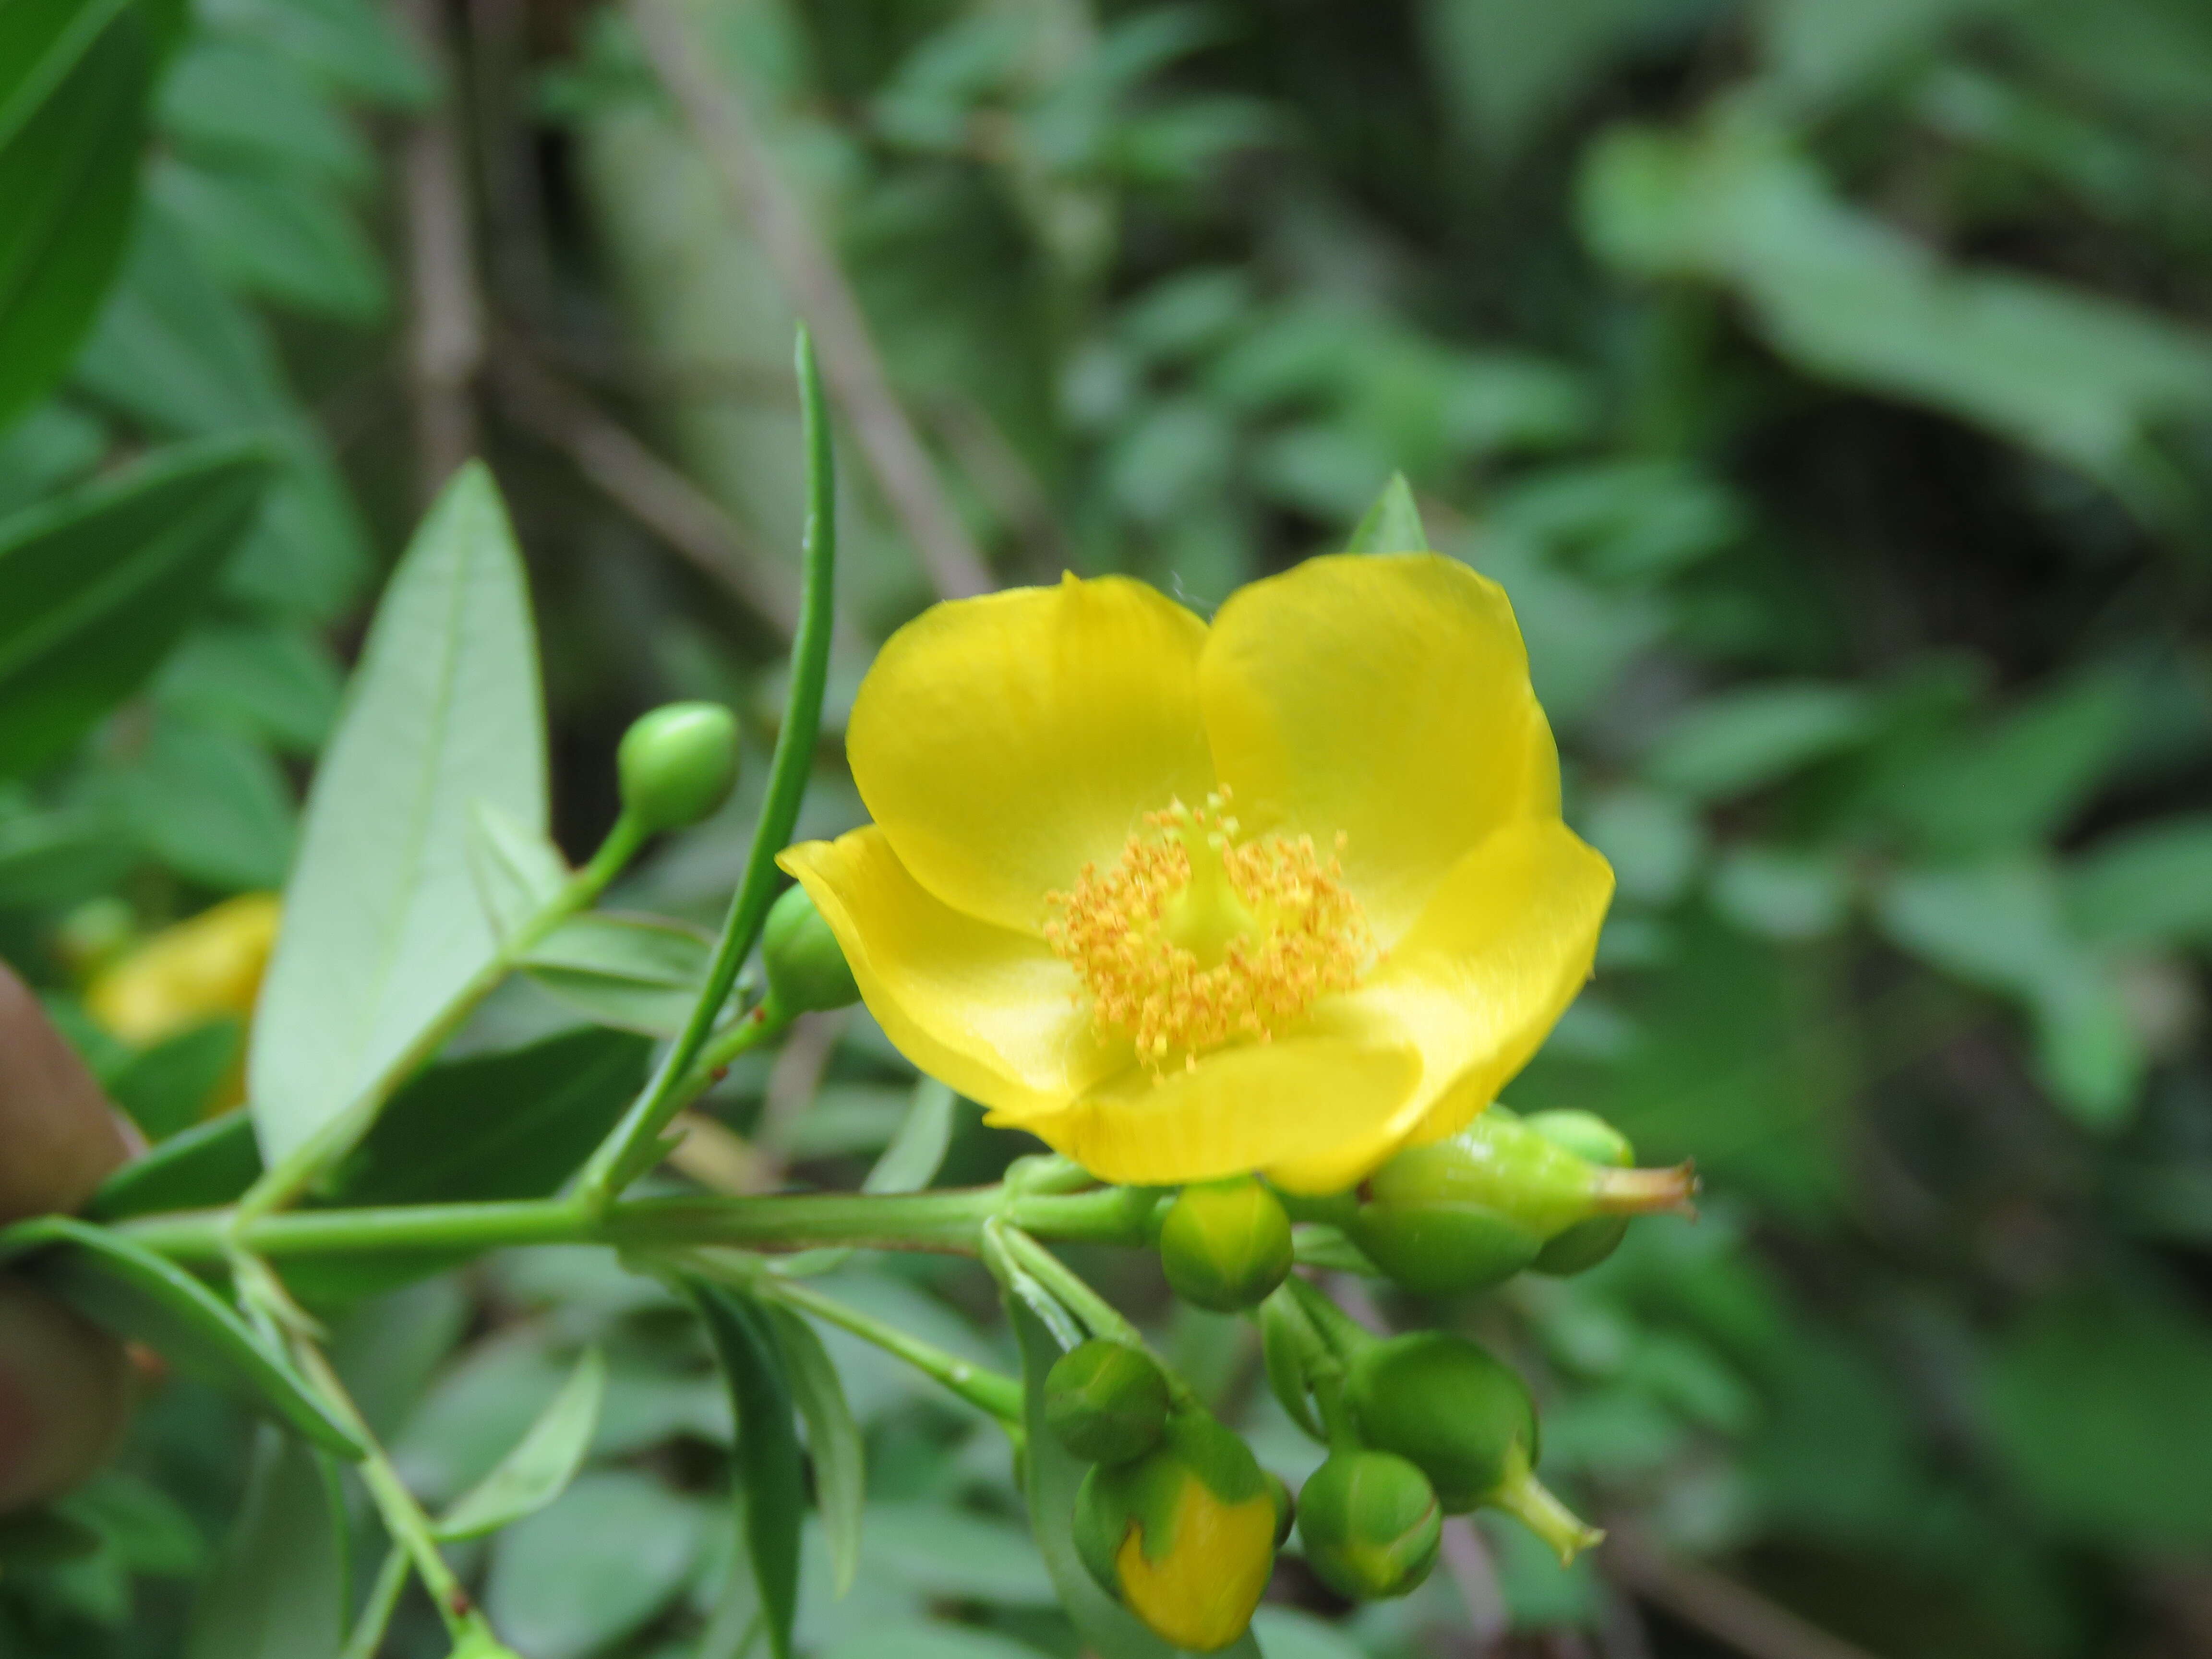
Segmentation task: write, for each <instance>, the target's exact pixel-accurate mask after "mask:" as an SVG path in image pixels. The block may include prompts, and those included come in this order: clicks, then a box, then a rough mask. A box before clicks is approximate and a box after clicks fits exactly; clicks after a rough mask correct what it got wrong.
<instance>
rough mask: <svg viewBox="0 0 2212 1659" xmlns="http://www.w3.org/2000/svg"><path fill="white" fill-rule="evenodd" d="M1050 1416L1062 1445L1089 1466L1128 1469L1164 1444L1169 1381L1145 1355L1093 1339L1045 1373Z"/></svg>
mask: <svg viewBox="0 0 2212 1659" xmlns="http://www.w3.org/2000/svg"><path fill="white" fill-rule="evenodd" d="M1044 1415H1045V1421H1046V1422H1047V1423H1048V1424H1049V1425H1051V1426H1052V1431H1053V1433H1054V1435H1055V1436H1056V1437H1058V1438H1059V1440H1060V1443H1061V1444H1062V1445H1064V1446H1066V1448H1067V1449H1068V1450H1069V1451H1070V1452H1072V1453H1073V1454H1074V1455H1076V1456H1078V1457H1079V1458H1081V1459H1083V1461H1084V1462H1086V1463H1126V1462H1129V1461H1130V1460H1131V1459H1132V1458H1137V1457H1142V1456H1143V1455H1145V1454H1146V1452H1148V1451H1150V1450H1152V1448H1153V1447H1155V1446H1157V1445H1158V1444H1159V1443H1160V1436H1161V1434H1162V1433H1163V1432H1164V1431H1165V1429H1166V1427H1167V1421H1168V1382H1167V1378H1166V1377H1165V1376H1164V1375H1162V1374H1161V1371H1160V1368H1159V1366H1158V1364H1156V1363H1154V1361H1153V1359H1152V1356H1151V1355H1150V1354H1148V1353H1146V1352H1144V1351H1143V1350H1142V1349H1139V1348H1133V1347H1132V1346H1129V1345H1128V1344H1127V1343H1126V1342H1115V1341H1110V1340H1108V1339H1106V1338H1104V1337H1093V1338H1091V1340H1090V1341H1088V1342H1085V1343H1083V1344H1081V1345H1080V1346H1077V1347H1074V1348H1071V1349H1070V1350H1069V1351H1068V1352H1066V1353H1064V1354H1062V1355H1060V1358H1058V1359H1057V1360H1055V1361H1054V1362H1053V1367H1052V1369H1051V1370H1049V1371H1048V1372H1046V1373H1045V1379H1044Z"/></svg>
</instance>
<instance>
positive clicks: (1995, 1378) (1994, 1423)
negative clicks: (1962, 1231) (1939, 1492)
mask: <svg viewBox="0 0 2212 1659" xmlns="http://www.w3.org/2000/svg"><path fill="white" fill-rule="evenodd" d="M1981 1398H1982V1406H1983V1410H1984V1413H1985V1415H1986V1419H1987V1421H1988V1425H1989V1428H1990V1437H1991V1439H1992V1440H1993V1442H1994V1443H1995V1447H1996V1451H1997V1453H1998V1455H1999V1458H2000V1460H2001V1462H2002V1465H2003V1466H2004V1467H2005V1468H2006V1469H2007V1470H2008V1473H2009V1474H2011V1475H2012V1477H2013V1480H2015V1482H2016V1483H2017V1484H2018V1486H2020V1487H2021V1490H2022V1491H2023V1492H2025V1493H2026V1494H2027V1498H2028V1500H2029V1503H2030V1504H2031V1505H2032V1507H2033V1509H2034V1510H2037V1511H2038V1512H2039V1513H2040V1514H2041V1515H2043V1516H2045V1518H2046V1519H2047V1520H2049V1521H2050V1522H2051V1523H2053V1524H2054V1525H2056V1526H2057V1528H2059V1529H2060V1530H2062V1531H2063V1532H2064V1533H2065V1534H2069V1535H2071V1536H2073V1537H2076V1538H2081V1539H2083V1540H2086V1541H2093V1542H2098V1543H2103V1544H2106V1545H2110V1546H2118V1547H2124V1548H2129V1549H2143V1550H2154V1551H2163V1550H2168V1549H2174V1550H2191V1549H2199V1548H2202V1547H2203V1546H2204V1545H2205V1544H2207V1543H2208V1542H2212V1339H2208V1338H2207V1337H2206V1335H2205V1334H2204V1331H2203V1328H2202V1326H2201V1324H2200V1322H2197V1320H2196V1319H2194V1318H2193V1317H2191V1315H2190V1314H2189V1312H2188V1311H2187V1310H2184V1309H2179V1308H2168V1307H2166V1306H2163V1305H2161V1304H2155V1303H2148V1302H2144V1301H2142V1300H2140V1299H2137V1298H2133V1297H2128V1296H2126V1295H2124V1294H2112V1293H2110V1292H2109V1291H2108V1292H2107V1293H2105V1294H2100V1295H2096V1296H2093V1297H2087V1296H2085V1297H2076V1298H2074V1299H2070V1300H2066V1301H2060V1302H2054V1303H2051V1304H2046V1305H2045V1306H2044V1307H2041V1308H2039V1309H2037V1310H2034V1311H2033V1312H2032V1313H2031V1314H2029V1316H2027V1318H2026V1319H2024V1320H2022V1321H2021V1322H2019V1323H2018V1324H2016V1325H2015V1327H2014V1328H2012V1329H2010V1330H2009V1331H2008V1332H2007V1333H2006V1334H2004V1336H2003V1338H2002V1340H2000V1342H1999V1343H1998V1345H1997V1346H1996V1352H1994V1353H1993V1354H1992V1355H1991V1357H1990V1366H1989V1370H1988V1371H1987V1373H1986V1375H1985V1376H1984V1379H1983V1383H1982V1389H1981Z"/></svg>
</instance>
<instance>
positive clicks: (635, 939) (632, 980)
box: [523, 911, 714, 1037]
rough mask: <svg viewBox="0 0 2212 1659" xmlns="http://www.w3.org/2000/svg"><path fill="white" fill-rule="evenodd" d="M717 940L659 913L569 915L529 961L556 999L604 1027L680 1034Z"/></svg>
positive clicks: (530, 971)
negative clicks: (667, 918)
mask: <svg viewBox="0 0 2212 1659" xmlns="http://www.w3.org/2000/svg"><path fill="white" fill-rule="evenodd" d="M713 955H714V940H712V939H709V938H708V936H707V935H706V934H705V933H702V932H701V931H700V930H699V929H697V928H696V927H685V926H684V924H683V923H682V922H678V921H667V920H665V918H662V917H659V916H624V915H608V914H606V913H605V912H604V911H600V912H594V913H593V914H592V915H580V916H571V917H569V918H568V921H564V922H562V924H561V925H560V926H559V927H556V928H555V929H554V930H553V932H552V933H550V934H548V935H547V936H546V938H545V939H543V940H542V941H540V942H539V944H538V945H537V947H536V948H535V949H533V950H532V951H531V952H530V954H529V956H528V957H526V958H525V959H524V962H523V967H524V969H525V971H526V972H527V973H528V974H529V975H530V977H531V979H532V981H534V982H535V983H536V984H537V985H538V987H539V988H541V989H542V990H544V991H545V992H546V993H548V994H550V995H551V996H552V997H553V998H554V999H555V1000H556V1001H560V1002H563V1003H566V1004H567V1005H568V1006H570V1007H572V1008H574V1009H575V1010H577V1011H578V1012H580V1013H583V1014H586V1015H588V1016H590V1017H591V1018H592V1019H594V1020H596V1021H597V1022H598V1023H599V1024H602V1025H611V1026H613V1027H614V1028H615V1029H616V1030H623V1031H642V1032H644V1033H645V1034H646V1035H647V1036H663V1037H667V1036H675V1035H676V1034H677V1033H678V1031H680V1030H683V1029H684V1021H685V1020H686V1019H688V1018H690V1015H691V1009H692V1006H693V1005H694V1004H695V1003H696V1002H697V1001H698V1000H699V987H701V986H702V984H704V983H705V982H706V979H707V966H708V961H709V959H710V958H711V957H713Z"/></svg>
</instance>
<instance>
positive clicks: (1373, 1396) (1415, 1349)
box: [1308, 1331, 1602, 1561]
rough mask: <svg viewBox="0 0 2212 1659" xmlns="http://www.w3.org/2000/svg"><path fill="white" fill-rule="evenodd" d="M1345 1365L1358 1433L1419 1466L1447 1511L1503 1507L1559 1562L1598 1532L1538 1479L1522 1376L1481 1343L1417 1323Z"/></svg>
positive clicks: (1532, 1412) (1532, 1410) (1531, 1410)
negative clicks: (1423, 1328) (1418, 1327)
mask: <svg viewBox="0 0 2212 1659" xmlns="http://www.w3.org/2000/svg"><path fill="white" fill-rule="evenodd" d="M1349 1369H1350V1374H1349V1376H1348V1378H1347V1381H1348V1383H1349V1387H1348V1389H1347V1390H1346V1398H1347V1400H1348V1401H1349V1403H1350V1404H1351V1407H1352V1416H1353V1418H1354V1419H1355V1420H1356V1421H1357V1422H1358V1425H1359V1432H1360V1433H1361V1435H1362V1436H1363V1437H1365V1439H1366V1440H1367V1441H1368V1442H1369V1443H1370V1444H1372V1445H1375V1446H1379V1447H1381V1448H1382V1449H1384V1450H1386V1451H1391V1452H1395V1453H1396V1454H1397V1455H1399V1456H1401V1457H1402V1458H1405V1459H1406V1460H1407V1462H1411V1463H1413V1465H1415V1466H1416V1467H1417V1468H1419V1469H1420V1471H1421V1472H1422V1473H1423V1474H1425V1475H1426V1476H1427V1477H1428V1479H1429V1480H1430V1482H1431V1485H1432V1486H1434V1487H1435V1489H1436V1492H1437V1500H1438V1502H1439V1503H1441V1504H1442V1505H1443V1508H1444V1510H1445V1511H1446V1512H1447V1513H1449V1514H1453V1515H1458V1514H1462V1513H1464V1512H1465V1511H1467V1510H1472V1509H1477V1508H1482V1507H1488V1508H1492V1509H1502V1510H1505V1511H1507V1512H1508V1513H1509V1514H1511V1515H1513V1516H1516V1517H1517V1518H1519V1519H1520V1520H1521V1521H1522V1522H1524V1523H1525V1524H1526V1525H1527V1526H1528V1527H1529V1528H1531V1529H1532V1530H1533V1531H1534V1532H1535V1534H1536V1535H1537V1536H1538V1537H1540V1538H1541V1539H1543V1541H1545V1542H1546V1543H1547V1544H1549V1545H1551V1546H1552V1547H1553V1549H1554V1550H1556V1551H1558V1552H1559V1558H1560V1559H1561V1560H1563V1561H1565V1560H1571V1559H1573V1557H1574V1556H1575V1555H1576V1553H1577V1552H1579V1551H1581V1550H1583V1549H1584V1548H1586V1547H1589V1545H1591V1544H1594V1543H1595V1542H1596V1541H1597V1540H1598V1539H1599V1538H1600V1537H1601V1535H1602V1534H1600V1533H1598V1532H1596V1531H1595V1530H1594V1529H1593V1528H1589V1527H1587V1526H1585V1525H1583V1522H1581V1521H1580V1520H1578V1519H1577V1517H1576V1516H1574V1515H1572V1514H1571V1513H1570V1512H1569V1511H1568V1510H1567V1509H1566V1507H1565V1505H1564V1504H1561V1503H1560V1502H1559V1499H1558V1498H1555V1497H1553V1495H1552V1493H1551V1492H1548V1491H1547V1490H1546V1489H1545V1487H1544V1486H1542V1484H1541V1483H1540V1482H1539V1481H1538V1480H1536V1477H1535V1474H1534V1470H1535V1467H1536V1458H1537V1453H1538V1436H1537V1428H1536V1407H1535V1402H1534V1401H1533V1400H1531V1399H1530V1398H1529V1395H1528V1384H1527V1383H1523V1382H1522V1380H1521V1378H1520V1376H1518V1375H1517V1374H1516V1373H1515V1372H1514V1371H1513V1370H1511V1369H1510V1367H1508V1366H1506V1365H1504V1364H1500V1363H1499V1362H1498V1360H1496V1359H1494V1358H1492V1357H1491V1355H1490V1354H1489V1353H1488V1352H1486V1351H1485V1350H1484V1349H1483V1348H1481V1347H1480V1346H1478V1345H1477V1344H1475V1343H1473V1342H1470V1341H1468V1340H1467V1339H1466V1338H1465V1337H1463V1336H1454V1335H1452V1334H1449V1332H1445V1331H1414V1332H1411V1333H1409V1334H1407V1335H1404V1336H1395V1337H1392V1338H1390V1339H1389V1340H1387V1341H1383V1342H1378V1343H1376V1344H1375V1345H1374V1346H1371V1347H1368V1348H1364V1349H1363V1350H1362V1351H1361V1352H1359V1353H1358V1354H1357V1355H1355V1356H1354V1357H1353V1358H1352V1364H1351V1366H1350V1368H1349ZM1308 1490H1309V1491H1310V1490H1311V1489H1310V1488H1309V1489H1308Z"/></svg>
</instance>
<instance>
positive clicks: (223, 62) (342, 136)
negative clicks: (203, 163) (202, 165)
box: [156, 7, 374, 185]
mask: <svg viewBox="0 0 2212 1659" xmlns="http://www.w3.org/2000/svg"><path fill="white" fill-rule="evenodd" d="M292 9H294V10H295V11H296V10H298V9H300V8H298V7H294V8H292ZM156 119H157V120H158V121H159V123H160V125H161V131H162V132H163V134H164V135H165V136H167V137H168V138H169V139H170V140H171V141H172V142H173V143H179V144H181V145H183V146H185V147H186V148H187V149H191V150H192V151H195V152H197V153H198V154H201V155H216V156H218V157H222V158H226V159H228V160H231V161H246V162H248V163H250V164H252V165H253V166H254V167H260V168H266V169H270V170H274V171H281V172H287V173H290V172H304V173H310V174H313V175H316V176H319V177H321V178H324V179H330V180H331V181H333V182H335V183H337V184H340V185H365V184H367V183H368V181H369V179H370V177H371V176H372V173H373V172H374V167H373V164H372V161H371V159H370V155H369V151H368V145H367V144H366V143H363V142H362V137H361V134H360V133H359V132H358V131H356V129H355V128H354V126H353V125H351V124H350V123H349V121H348V120H347V119H346V118H345V117H344V115H343V114H342V113H341V112H339V110H338V109H337V107H336V106H335V105H334V104H333V103H332V101H331V99H330V98H329V96H328V94H326V93H325V91H324V89H323V88H322V87H321V86H320V85H319V84H318V82H317V80H316V78H315V76H313V74H312V73H310V72H309V71H308V70H307V68H306V66H305V65H304V64H301V62H300V60H299V59H298V58H296V57H295V56H294V55H293V54H292V53H289V52H285V51H284V50H283V48H282V47H281V46H277V45H276V43H274V42H273V41H270V40H266V39H264V38H263V37H261V36H259V35H257V34H254V33H247V32H244V31H235V30H223V31H220V32H217V31H209V32H205V33H199V34H197V35H196V36H195V37H194V38H193V39H192V40H191V42H189V43H188V45H187V46H186V47H185V50H184V51H183V52H181V53H180V54H179V57H178V59H177V62H176V64H174V65H173V67H172V68H171V69H170V70H169V73H168V74H167V76H166V77H164V79H163V81H162V82H161V97H160V100H159V101H158V103H157V106H156Z"/></svg>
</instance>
